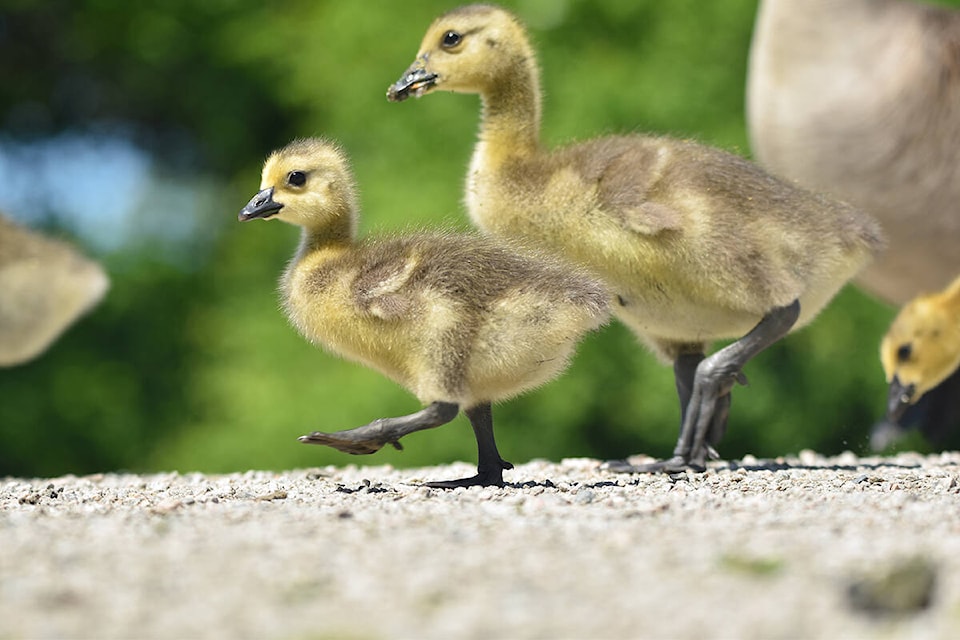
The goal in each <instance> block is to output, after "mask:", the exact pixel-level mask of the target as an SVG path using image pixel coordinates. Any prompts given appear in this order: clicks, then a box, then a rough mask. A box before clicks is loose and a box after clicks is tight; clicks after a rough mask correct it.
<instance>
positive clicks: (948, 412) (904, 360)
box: [871, 277, 960, 448]
mask: <svg viewBox="0 0 960 640" xmlns="http://www.w3.org/2000/svg"><path fill="white" fill-rule="evenodd" d="M880 362H881V363H882V365H883V371H884V373H885V374H886V378H887V383H888V384H889V393H888V396H887V421H888V425H887V429H884V428H883V426H884V425H883V423H881V425H878V427H879V428H877V429H876V430H875V431H874V433H873V434H872V438H871V439H872V443H871V444H872V445H873V446H874V448H883V446H885V445H886V444H888V443H889V439H892V437H893V436H894V434H893V433H891V432H890V430H889V426H890V425H893V426H895V425H899V424H901V422H905V421H910V420H911V418H908V417H907V416H906V415H905V414H906V413H907V412H908V411H909V410H911V409H914V408H917V409H921V410H920V411H919V412H918V413H919V415H916V416H912V419H914V420H920V421H921V422H920V428H921V431H922V432H924V435H926V436H927V437H928V438H929V439H931V440H932V441H934V442H937V441H940V440H944V439H946V437H947V436H949V435H950V434H949V430H950V428H951V427H954V426H956V423H957V422H958V419H960V398H958V396H957V395H956V391H957V387H958V382H957V380H955V379H956V378H958V370H960V277H957V278H956V279H955V280H954V281H953V283H952V284H950V285H949V286H948V287H947V288H946V289H944V290H943V291H940V292H938V293H933V294H928V295H921V296H919V297H917V298H915V299H914V300H911V301H910V302H909V303H907V304H906V305H905V306H904V307H903V308H902V309H901V310H900V312H899V313H898V314H897V317H896V318H894V320H893V323H892V324H891V325H890V329H889V330H888V331H887V333H886V335H884V337H883V340H882V341H881V343H880ZM950 387H952V388H953V389H952V391H948V393H939V392H938V393H937V394H936V396H937V400H938V402H937V403H936V404H930V403H928V406H926V407H922V408H921V406H920V405H918V403H920V402H922V401H923V400H925V399H927V398H928V397H932V396H933V395H934V394H931V393H930V392H931V391H933V390H935V389H936V390H940V389H945V388H950ZM947 396H949V397H947Z"/></svg>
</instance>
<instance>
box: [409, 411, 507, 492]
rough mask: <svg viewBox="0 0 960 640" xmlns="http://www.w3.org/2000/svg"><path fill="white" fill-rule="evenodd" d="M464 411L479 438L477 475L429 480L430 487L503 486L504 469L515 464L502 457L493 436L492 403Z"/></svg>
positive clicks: (474, 433)
mask: <svg viewBox="0 0 960 640" xmlns="http://www.w3.org/2000/svg"><path fill="white" fill-rule="evenodd" d="M464 413H466V414H467V418H469V420H470V426H472V427H473V435H474V436H476V438H477V454H478V464H477V475H475V476H472V477H470V478H462V479H460V480H441V481H438V482H428V483H427V486H428V487H435V488H438V489H455V488H457V487H491V486H493V487H502V486H503V470H504V469H513V465H512V464H510V463H509V462H507V461H506V460H504V459H503V458H501V457H500V452H499V451H497V443H496V441H495V440H494V437H493V413H492V412H491V409H490V403H489V402H484V403H483V404H478V405H477V406H475V407H470V408H469V409H467V410H466V411H464Z"/></svg>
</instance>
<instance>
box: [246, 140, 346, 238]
mask: <svg viewBox="0 0 960 640" xmlns="http://www.w3.org/2000/svg"><path fill="white" fill-rule="evenodd" d="M356 209H357V206H356V187H355V185H354V181H353V176H352V172H351V170H350V166H349V164H348V162H347V159H346V157H345V156H344V154H343V153H342V152H341V151H340V149H339V148H338V147H337V146H336V145H335V144H333V143H330V142H327V141H326V140H322V139H319V138H309V139H302V140H294V141H293V142H291V143H290V144H288V145H287V146H285V147H283V148H282V149H279V150H277V151H274V152H273V153H271V154H270V156H269V157H268V158H267V160H266V162H265V163H264V165H263V173H262V175H261V179H260V191H259V192H258V193H257V194H256V195H255V196H253V198H251V199H250V202H248V203H247V205H246V206H245V207H244V208H243V209H242V210H241V211H240V214H239V215H238V218H239V219H240V221H241V222H245V221H247V220H253V219H256V218H261V219H271V218H276V219H277V220H283V221H284V222H289V223H290V224H295V225H298V226H301V227H304V228H307V229H316V230H319V229H327V228H344V227H345V228H346V229H347V230H348V231H349V233H350V235H351V237H352V234H353V230H354V225H355V220H354V218H355V215H356Z"/></svg>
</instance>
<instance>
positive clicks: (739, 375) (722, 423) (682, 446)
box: [673, 300, 800, 466]
mask: <svg viewBox="0 0 960 640" xmlns="http://www.w3.org/2000/svg"><path fill="white" fill-rule="evenodd" d="M799 316H800V302H799V301H797V300H794V301H793V303H791V304H789V305H787V306H785V307H778V308H776V309H773V310H772V311H770V312H769V313H767V315H765V316H764V317H763V319H761V320H760V322H759V323H757V326H755V327H754V328H753V329H752V330H751V331H750V332H749V333H748V334H747V335H745V336H744V337H742V338H740V339H739V340H737V341H736V342H734V343H732V344H730V345H727V346H726V347H724V348H723V349H720V350H719V351H717V352H716V353H714V354H713V355H711V356H709V357H708V358H705V359H704V360H702V361H700V362H699V363H697V365H696V369H695V371H694V375H693V385H692V388H691V390H690V397H689V399H687V401H686V405H685V409H684V410H683V411H682V424H681V427H680V438H679V439H678V440H677V446H676V448H675V449H674V450H673V454H674V456H675V457H679V458H681V459H683V460H685V461H686V462H687V463H688V464H692V465H699V466H703V465H705V463H706V459H707V457H711V453H713V454H714V455H715V453H716V452H714V451H713V447H712V445H714V444H717V443H719V442H720V439H721V438H722V437H723V434H724V432H725V431H726V429H727V416H728V415H729V413H730V392H731V390H732V389H733V387H734V386H735V385H737V384H744V385H745V384H747V378H746V376H745V375H744V374H743V366H744V365H745V364H746V363H747V362H748V361H749V360H750V359H751V358H753V357H754V356H756V355H757V354H758V353H760V352H761V351H763V350H764V349H766V348H767V347H769V346H770V345H771V344H773V343H774V342H776V341H777V340H779V339H780V338H782V337H783V336H785V335H786V334H787V332H789V331H790V328H791V327H792V326H793V325H794V324H795V323H796V321H797V318H798V317H799ZM678 389H679V382H678ZM681 401H683V394H681Z"/></svg>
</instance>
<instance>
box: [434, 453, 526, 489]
mask: <svg viewBox="0 0 960 640" xmlns="http://www.w3.org/2000/svg"><path fill="white" fill-rule="evenodd" d="M504 469H513V465H512V464H510V463H509V462H507V461H506V460H503V459H502V458H501V459H500V464H499V466H496V467H491V468H488V469H477V475H475V476H471V477H469V478H461V479H460V480H437V481H434V482H427V483H425V486H428V487H432V488H434V489H456V488H457V487H502V486H503V470H504Z"/></svg>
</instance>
